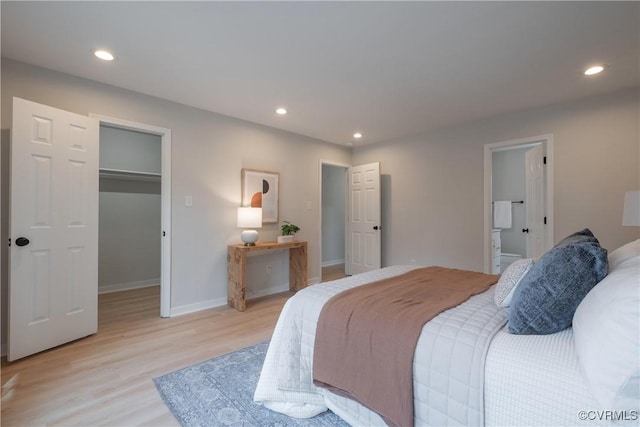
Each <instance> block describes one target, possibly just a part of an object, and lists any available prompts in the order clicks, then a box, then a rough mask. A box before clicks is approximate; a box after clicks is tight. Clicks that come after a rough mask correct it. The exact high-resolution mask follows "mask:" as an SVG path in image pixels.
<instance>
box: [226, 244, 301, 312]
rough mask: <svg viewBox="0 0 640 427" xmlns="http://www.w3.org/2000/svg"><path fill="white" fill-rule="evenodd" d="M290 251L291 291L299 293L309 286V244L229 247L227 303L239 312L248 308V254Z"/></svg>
mask: <svg viewBox="0 0 640 427" xmlns="http://www.w3.org/2000/svg"><path fill="white" fill-rule="evenodd" d="M274 249H289V289H290V290H292V291H294V292H295V291H299V290H300V289H303V288H305V287H306V286H307V242H298V241H293V242H289V243H277V242H265V243H256V245H255V246H244V245H229V246H228V248H227V250H228V252H227V276H228V278H227V285H228V295H227V301H228V303H229V307H233V308H235V309H236V310H238V311H244V310H245V309H246V308H247V300H246V283H245V281H246V266H247V253H249V252H254V251H269V250H274Z"/></svg>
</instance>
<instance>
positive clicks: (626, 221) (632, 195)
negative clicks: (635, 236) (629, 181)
mask: <svg viewBox="0 0 640 427" xmlns="http://www.w3.org/2000/svg"><path fill="white" fill-rule="evenodd" d="M622 225H636V226H640V190H633V191H627V192H626V193H624V211H623V212H622Z"/></svg>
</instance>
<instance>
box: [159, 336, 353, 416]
mask: <svg viewBox="0 0 640 427" xmlns="http://www.w3.org/2000/svg"><path fill="white" fill-rule="evenodd" d="M268 346H269V342H268V341H265V342H262V343H259V344H256V345H253V346H251V347H247V348H243V349H241V350H238V351H234V352H233V353H229V354H225V355H223V356H219V357H216V358H213V359H211V360H207V361H206V362H201V363H198V364H196V365H193V366H189V367H187V368H184V369H180V370H178V371H175V372H171V373H170V374H167V375H163V376H161V377H158V378H154V380H153V381H154V382H155V384H156V387H157V389H158V391H159V392H160V395H161V396H162V399H163V400H164V402H165V403H166V404H167V406H168V407H169V409H170V410H171V412H172V413H173V415H174V416H175V417H176V418H177V419H178V421H179V422H180V424H181V425H183V426H190V427H191V426H203V427H204V426H279V427H280V426H308V427H315V426H321V427H325V426H328V427H338V426H340V427H345V426H347V425H348V424H346V423H345V422H344V421H343V420H342V419H340V418H339V417H338V416H337V415H336V414H334V413H333V412H331V411H327V412H323V413H322V414H320V415H317V416H315V417H313V418H308V419H297V418H291V417H288V416H286V415H283V414H280V413H277V412H273V411H270V410H269V409H267V408H265V407H264V406H262V405H258V404H257V403H254V402H253V392H254V390H255V388H256V384H257V383H258V377H259V376H260V370H261V369H262V364H263V362H264V357H265V355H266V353H267V348H268Z"/></svg>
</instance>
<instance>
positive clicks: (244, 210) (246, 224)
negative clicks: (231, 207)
mask: <svg viewBox="0 0 640 427" xmlns="http://www.w3.org/2000/svg"><path fill="white" fill-rule="evenodd" d="M261 227H262V208H251V207H239V208H238V228H247V229H248V230H243V231H242V233H240V239H241V240H242V241H243V242H244V245H245V246H255V245H256V242H257V241H258V231H257V230H254V229H255V228H261Z"/></svg>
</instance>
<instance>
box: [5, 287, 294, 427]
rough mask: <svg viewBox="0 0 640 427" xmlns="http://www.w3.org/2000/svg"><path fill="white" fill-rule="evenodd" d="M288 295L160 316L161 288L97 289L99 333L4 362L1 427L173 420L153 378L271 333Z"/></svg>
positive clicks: (153, 423) (169, 423) (172, 422)
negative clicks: (240, 305)
mask: <svg viewBox="0 0 640 427" xmlns="http://www.w3.org/2000/svg"><path fill="white" fill-rule="evenodd" d="M290 295H291V294H289V293H287V294H282V295H279V296H274V297H269V298H265V299H262V300H258V301H255V302H251V303H249V305H248V309H247V311H245V312H243V313H240V312H238V311H236V310H233V309H230V308H217V309H211V310H204V311H201V312H198V313H193V314H188V315H184V316H178V317H173V318H168V319H162V318H160V317H159V308H158V307H159V305H160V303H159V299H160V295H159V288H157V287H153V288H144V289H138V290H133V291H126V292H117V293H112V294H105V295H100V297H99V310H98V312H99V329H98V333H97V334H95V335H93V336H91V337H88V338H85V339H82V340H78V341H75V342H73V343H69V344H66V345H63V346H60V347H57V348H55V349H52V350H48V351H45V352H43V353H40V354H37V355H34V356H31V357H28V358H25V359H23V360H19V361H16V362H13V363H10V364H7V362H6V361H5V360H3V363H2V368H1V382H2V411H1V425H2V426H35V425H82V426H98V425H109V426H133V425H147V426H177V425H178V423H177V421H176V420H175V418H174V417H173V415H171V413H170V412H169V409H168V408H167V407H166V406H165V404H164V403H163V402H162V399H161V398H160V395H159V394H158V392H157V391H156V388H155V385H154V383H153V381H152V379H153V378H154V377H157V376H160V375H163V374H166V373H168V372H171V371H174V370H176V369H180V368H183V367H185V366H189V365H192V364H194V363H197V362H201V361H204V360H207V359H210V358H212V357H215V356H218V355H220V354H224V353H228V352H230V351H233V350H237V349H240V348H243V347H246V346H248V345H252V344H255V343H258V342H260V341H263V340H265V339H268V338H270V337H271V334H272V332H273V328H274V326H275V323H276V320H277V318H278V315H279V313H280V310H281V308H282V306H283V304H284V302H285V301H286V300H287V299H288V298H289V297H290Z"/></svg>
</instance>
